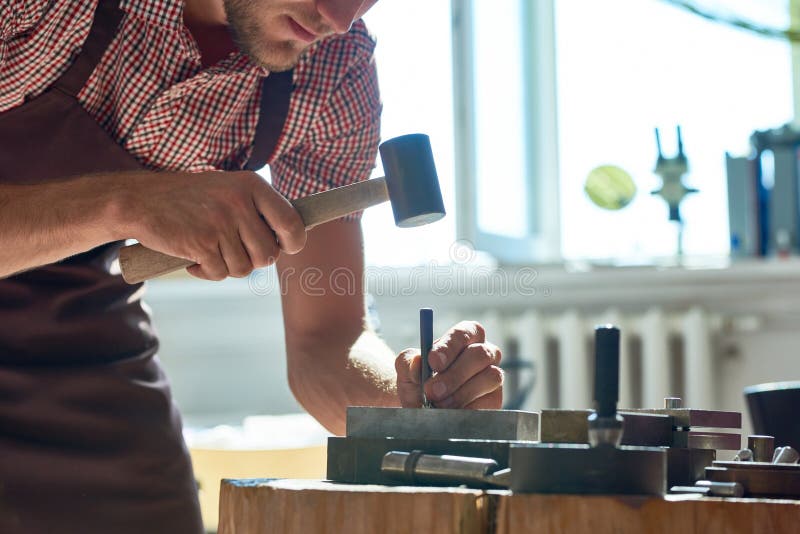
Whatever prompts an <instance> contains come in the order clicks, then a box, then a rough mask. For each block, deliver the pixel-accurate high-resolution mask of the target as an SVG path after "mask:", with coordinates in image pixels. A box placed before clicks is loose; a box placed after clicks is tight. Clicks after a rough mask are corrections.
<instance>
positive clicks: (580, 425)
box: [539, 410, 672, 447]
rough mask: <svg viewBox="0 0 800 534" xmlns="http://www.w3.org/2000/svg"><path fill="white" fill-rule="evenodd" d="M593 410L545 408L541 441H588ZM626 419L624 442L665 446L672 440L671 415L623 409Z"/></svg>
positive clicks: (540, 433) (621, 413) (643, 445)
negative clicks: (590, 416) (633, 411)
mask: <svg viewBox="0 0 800 534" xmlns="http://www.w3.org/2000/svg"><path fill="white" fill-rule="evenodd" d="M591 413H592V411H591V410H542V412H541V416H540V420H541V429H540V432H539V435H540V438H541V441H542V443H588V442H589V422H588V420H587V418H588V417H589V414H591ZM620 415H622V417H623V418H624V419H625V431H624V432H623V434H622V444H623V445H636V446H642V447H662V446H663V447H666V446H670V445H671V444H672V419H671V418H670V417H669V416H667V415H662V414H643V413H631V412H620Z"/></svg>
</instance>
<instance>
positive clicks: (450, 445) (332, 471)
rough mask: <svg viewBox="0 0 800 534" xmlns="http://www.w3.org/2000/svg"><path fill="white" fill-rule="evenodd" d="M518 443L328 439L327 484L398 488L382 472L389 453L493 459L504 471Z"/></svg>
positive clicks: (392, 480)
mask: <svg viewBox="0 0 800 534" xmlns="http://www.w3.org/2000/svg"><path fill="white" fill-rule="evenodd" d="M512 443H523V442H515V441H498V440H471V439H467V440H460V439H449V440H448V439H404V438H352V437H347V438H341V437H332V438H328V472H327V477H328V480H332V481H334V482H347V483H350V484H385V485H397V484H398V482H397V481H396V480H395V479H393V478H391V477H390V476H388V475H386V474H384V473H382V472H381V462H382V460H383V457H384V455H386V453H387V452H389V451H405V452H411V451H422V452H424V453H426V454H448V455H455V456H470V457H475V458H491V459H492V460H494V461H495V462H497V464H498V466H499V467H500V468H501V469H503V468H506V467H508V454H509V448H510V446H511V444H512Z"/></svg>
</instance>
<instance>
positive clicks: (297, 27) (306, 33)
mask: <svg viewBox="0 0 800 534" xmlns="http://www.w3.org/2000/svg"><path fill="white" fill-rule="evenodd" d="M288 18H289V26H290V27H291V28H292V32H293V33H294V34H295V36H296V37H297V38H298V39H299V40H301V41H303V42H304V43H313V42H314V41H316V40H317V38H318V37H319V36H318V35H317V34H316V33H314V32H312V31H310V30H309V29H307V28H306V27H305V26H303V25H301V24H300V23H299V22H297V21H296V20H294V19H293V18H292V17H288Z"/></svg>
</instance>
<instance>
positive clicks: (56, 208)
mask: <svg viewBox="0 0 800 534" xmlns="http://www.w3.org/2000/svg"><path fill="white" fill-rule="evenodd" d="M115 198H116V196H115V194H114V188H113V187H105V188H98V187H97V186H96V184H95V180H94V179H92V178H89V177H82V178H76V179H74V180H69V181H62V182H54V183H52V184H46V185H5V184H0V278H3V277H5V276H9V275H11V274H13V273H15V272H18V271H22V270H25V269H30V268H32V267H38V266H40V265H45V264H48V263H52V262H55V261H58V260H61V259H63V258H66V257H68V256H72V255H74V254H78V253H80V252H84V251H86V250H89V249H91V248H93V247H96V246H98V245H101V244H103V243H108V242H110V241H114V240H116V239H121V238H122V236H121V235H120V234H119V231H120V228H119V227H118V225H117V223H116V221H117V220H118V214H117V212H118V211H119V210H118V203H117V202H116V200H115Z"/></svg>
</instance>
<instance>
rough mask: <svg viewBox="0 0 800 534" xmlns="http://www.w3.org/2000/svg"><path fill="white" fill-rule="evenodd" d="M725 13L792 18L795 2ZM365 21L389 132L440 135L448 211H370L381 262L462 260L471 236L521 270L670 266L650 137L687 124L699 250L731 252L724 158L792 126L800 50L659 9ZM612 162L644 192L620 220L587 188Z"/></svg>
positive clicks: (690, 250)
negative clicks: (412, 218)
mask: <svg viewBox="0 0 800 534" xmlns="http://www.w3.org/2000/svg"><path fill="white" fill-rule="evenodd" d="M709 2H711V0H709ZM709 2H701V3H705V4H708V3H709ZM711 3H714V2H711ZM716 3H717V4H720V3H722V4H724V5H730V6H734V7H737V6H738V7H740V8H741V9H743V10H745V11H744V12H745V13H748V15H757V16H759V20H762V21H765V22H766V23H768V24H770V25H772V26H776V27H786V26H788V18H789V16H788V11H789V10H788V8H787V6H786V2H785V0H770V1H767V2H756V3H753V2H747V1H744V0H742V1H739V0H725V2H716ZM365 18H366V20H367V24H368V25H369V27H370V29H371V30H372V31H373V33H375V34H376V35H377V37H378V48H377V50H376V56H377V61H378V70H379V76H380V82H381V92H382V95H383V101H384V115H383V138H384V139H387V138H390V137H394V136H397V135H402V134H405V133H412V132H424V133H427V134H429V135H430V136H431V141H432V144H433V149H434V154H435V157H436V161H437V168H438V171H439V177H440V181H441V185H442V192H443V194H444V197H445V206H446V209H447V211H448V216H447V217H446V218H445V219H443V220H442V221H440V222H438V223H435V224H433V225H430V226H427V227H421V228H417V229H398V228H396V227H394V223H393V219H392V217H391V213H390V207H389V206H388V205H384V206H382V207H380V208H373V209H371V210H368V211H367V212H365V214H364V220H363V226H364V233H365V240H366V254H367V262H368V263H369V264H373V265H374V264H380V265H410V264H419V263H424V262H427V261H430V260H436V261H447V260H448V251H449V247H450V244H451V243H452V242H453V241H454V240H455V239H456V237H459V238H467V239H469V240H471V241H472V242H473V243H475V245H476V246H477V247H478V248H480V249H483V250H487V251H489V252H490V253H491V254H493V255H494V256H496V257H497V258H499V259H500V260H502V261H507V262H527V261H542V260H549V259H555V258H557V257H564V258H567V259H586V258H589V259H599V260H611V259H613V260H615V261H623V262H627V261H633V262H641V263H647V262H650V261H652V260H653V258H657V257H662V256H670V255H672V254H673V253H674V252H675V250H676V233H677V230H676V228H675V227H674V225H673V224H674V223H670V222H669V221H668V218H667V206H666V204H665V203H664V202H663V200H662V199H660V198H658V197H655V196H653V195H651V194H650V191H652V190H654V189H657V188H658V187H659V185H660V180H659V179H658V178H657V177H656V176H655V175H654V174H653V167H654V164H655V160H656V149H655V139H654V133H653V130H654V128H655V127H659V128H660V130H661V134H662V145H663V148H664V152H665V155H667V156H669V155H672V153H673V152H674V151H675V150H676V148H675V146H676V140H675V128H676V126H678V125H680V126H681V127H682V131H683V138H684V145H685V151H686V154H687V156H688V158H689V164H690V172H689V175H688V177H687V179H686V181H687V183H688V184H689V185H691V186H694V187H696V188H698V189H699V190H700V192H699V193H697V194H694V195H690V196H689V197H687V198H686V200H685V201H684V202H683V204H682V207H681V210H682V215H683V218H684V221H685V223H686V226H685V234H684V251H685V253H686V254H690V255H708V254H710V255H721V254H725V253H727V251H728V229H727V201H726V185H725V182H726V179H725V163H724V154H725V152H726V151H729V152H732V153H736V154H741V153H743V152H746V151H747V148H748V140H749V136H750V134H751V133H752V132H753V131H754V130H756V129H766V128H774V127H777V126H780V125H782V124H784V123H786V122H789V121H790V120H791V119H792V116H793V109H792V99H793V96H792V71H791V52H790V47H789V45H788V44H787V43H785V42H782V41H777V40H770V39H767V38H763V37H759V36H756V35H753V34H750V33H747V32H744V31H741V30H736V29H733V28H730V27H727V26H724V25H720V24H717V23H714V22H710V21H707V20H704V19H702V18H700V17H697V16H695V15H692V14H690V13H688V12H686V11H684V10H681V9H678V8H676V7H675V6H671V5H669V4H668V3H667V2H664V1H662V0H607V1H605V2H597V1H596V0H535V1H531V0H451V1H450V2H445V1H438V0H437V1H431V0H403V1H402V2H389V1H385V2H379V3H378V4H376V6H375V7H374V8H373V9H372V10H371V11H370V12H369V13H368V14H367V16H366V17H365ZM453 80H455V81H453ZM454 110H455V111H454ZM603 164H614V165H618V166H620V167H622V168H623V169H625V170H626V171H627V172H629V173H630V174H631V175H632V177H633V178H634V181H635V182H636V184H637V188H638V193H637V195H636V197H635V199H634V201H633V202H632V203H631V204H630V205H629V206H627V207H626V208H625V209H623V210H621V211H618V212H609V211H604V210H602V209H600V208H598V207H596V206H594V205H593V204H592V203H591V202H590V201H589V200H588V198H587V197H586V195H585V193H584V192H583V184H584V181H585V178H586V176H587V175H588V173H589V171H590V170H591V169H593V168H594V167H596V166H599V165H603ZM375 174H376V175H380V174H381V170H380V167H379V168H378V169H377V170H376V173H375ZM456 184H458V185H457V186H456Z"/></svg>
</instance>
